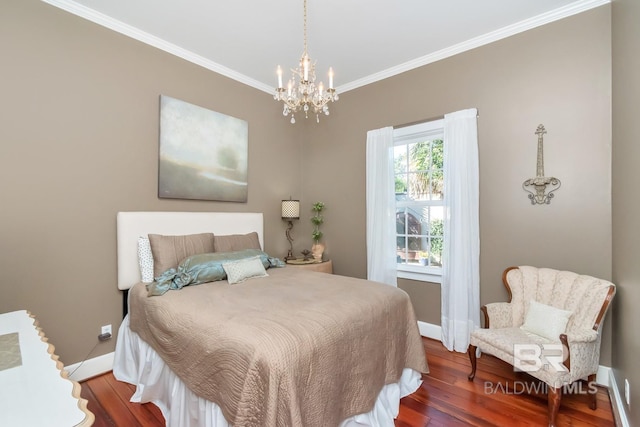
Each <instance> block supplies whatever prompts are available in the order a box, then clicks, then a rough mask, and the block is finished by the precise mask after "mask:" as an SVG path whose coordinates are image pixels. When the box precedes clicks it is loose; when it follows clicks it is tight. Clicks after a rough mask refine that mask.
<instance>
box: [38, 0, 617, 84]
mask: <svg viewBox="0 0 640 427" xmlns="http://www.w3.org/2000/svg"><path fill="white" fill-rule="evenodd" d="M43 1H45V2H47V3H49V4H52V5H54V6H57V7H59V8H61V9H64V10H67V11H69V12H71V13H74V14H76V15H79V16H81V17H84V18H86V19H89V20H91V21H93V22H96V23H98V24H101V25H103V26H105V27H108V28H111V29H113V30H116V31H119V32H121V33H123V34H126V35H128V36H131V37H133V38H136V39H138V40H141V41H143V42H146V43H149V44H151V45H153V46H156V47H159V48H161V49H164V50H166V51H168V52H171V53H173V54H176V55H178V56H180V57H182V58H185V59H187V60H190V61H192V62H195V63H197V64H200V65H202V66H204V67H206V68H209V69H211V70H213V71H216V72H218V73H220V74H223V75H226V76H228V77H231V78H233V79H235V80H238V81H241V82H243V83H245V84H248V85H250V86H253V87H255V88H257V89H260V90H263V91H266V92H271V91H272V90H273V89H272V88H273V87H274V86H275V85H276V84H277V80H276V67H277V66H278V65H281V66H282V68H283V69H284V70H285V73H284V74H285V75H284V77H285V80H286V79H288V77H289V73H288V72H287V71H288V70H289V69H290V68H292V67H294V66H296V65H297V63H298V61H299V59H300V56H301V54H302V51H303V0H277V1H263V0H235V1H215V0H179V1H176V0H76V1H70V0H43ZM609 2H610V0H577V1H576V0H394V1H391V0H388V1H383V0H308V4H307V27H308V28H307V38H308V52H309V56H310V57H311V59H312V60H313V61H316V62H317V63H316V74H317V75H318V80H324V81H325V84H326V83H327V80H328V79H327V77H326V73H327V71H328V69H329V66H332V67H333V69H334V71H335V85H336V87H337V89H338V91H339V92H344V91H347V90H351V89H354V88H357V87H360V86H363V85H365V84H368V83H372V82H374V81H377V80H380V79H383V78H386V77H390V76H392V75H395V74H398V73H400V72H403V71H407V70H410V69H412V68H416V67H418V66H421V65H425V64H428V63H430V62H433V61H436V60H439V59H442V58H445V57H447V56H451V55H453V54H456V53H459V52H462V51H465V50H468V49H471V48H474V47H477V46H481V45H484V44H486V43H490V42H492V41H495V40H498V39H501V38H504V37H507V36H510V35H513V34H516V33H518V32H521V31H525V30H527V29H530V28H533V27H536V26H539V25H543V24H546V23H548V22H552V21H555V20H557V19H561V18H564V17H567V16H571V15H574V14H576V13H580V12H583V11H585V10H588V9H591V8H594V7H597V6H600V5H602V4H605V3H609Z"/></svg>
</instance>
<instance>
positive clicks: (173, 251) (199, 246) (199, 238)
mask: <svg viewBox="0 0 640 427" xmlns="http://www.w3.org/2000/svg"><path fill="white" fill-rule="evenodd" d="M149 244H150V245H151V253H152V254H153V277H159V276H160V275H161V274H162V273H164V272H165V271H167V270H169V269H170V268H176V267H177V266H178V264H179V263H180V261H182V260H183V259H185V258H187V257H189V256H191V255H195V254H203V253H209V252H213V247H214V246H213V233H200V234H188V235H184V236H163V235H161V234H149Z"/></svg>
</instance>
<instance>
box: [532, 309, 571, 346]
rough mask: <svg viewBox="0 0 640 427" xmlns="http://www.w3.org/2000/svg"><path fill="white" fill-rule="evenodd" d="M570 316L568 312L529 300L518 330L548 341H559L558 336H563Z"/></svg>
mask: <svg viewBox="0 0 640 427" xmlns="http://www.w3.org/2000/svg"><path fill="white" fill-rule="evenodd" d="M572 314H573V313H572V312H570V311H567V310H561V309H559V308H555V307H551V306H550V305H546V304H541V303H539V302H537V301H534V300H531V301H530V302H529V311H528V312H527V315H526V317H525V319H524V324H523V325H522V326H520V329H522V330H524V331H527V332H531V333H532V334H536V335H539V336H541V337H544V338H547V339H549V340H553V341H559V338H560V334H564V331H565V329H566V328H567V323H568V322H569V317H571V315H572Z"/></svg>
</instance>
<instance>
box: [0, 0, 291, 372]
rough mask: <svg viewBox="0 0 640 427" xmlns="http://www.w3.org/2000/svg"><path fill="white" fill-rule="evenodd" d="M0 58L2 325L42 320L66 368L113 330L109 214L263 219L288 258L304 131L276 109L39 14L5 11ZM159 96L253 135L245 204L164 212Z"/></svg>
mask: <svg viewBox="0 0 640 427" xmlns="http://www.w3.org/2000/svg"><path fill="white" fill-rule="evenodd" d="M0 55H1V56H2V67H1V70H2V71H1V75H2V78H1V79H0V89H1V92H2V103H0V117H2V119H1V120H0V123H1V125H0V182H1V184H0V200H1V202H0V203H1V204H2V207H1V208H0V253H1V254H2V256H1V257H0V271H1V272H2V279H1V281H0V290H1V296H0V312H7V311H13V310H19V309H27V310H30V311H31V312H32V313H34V314H35V315H37V317H38V320H39V321H40V325H41V326H42V328H43V329H44V331H45V333H46V334H47V336H48V337H49V339H50V341H51V342H52V343H53V344H54V345H55V346H56V352H57V353H58V354H59V355H60V357H61V360H62V361H63V362H64V363H65V364H72V363H76V362H78V361H80V360H81V359H82V358H84V357H85V356H86V355H87V353H89V351H90V350H91V349H92V347H93V346H94V345H95V344H96V343H98V340H97V335H98V334H99V333H100V326H101V325H104V324H108V323H111V324H112V325H113V328H114V332H115V331H116V330H117V328H118V326H119V324H120V318H121V313H122V310H121V304H122V302H121V296H120V292H119V291H117V289H116V241H115V237H116V235H115V230H116V228H115V227H116V212H118V211H126V210H159V211H174V210H176V211H249V212H264V214H265V241H266V250H267V251H269V252H272V253H275V254H279V255H281V256H282V255H284V253H286V248H287V242H286V239H285V238H284V230H285V224H283V223H282V220H281V219H280V200H281V199H282V198H286V197H288V196H289V195H290V194H291V195H293V196H294V197H296V196H298V195H299V194H300V193H301V184H300V182H299V181H298V180H297V179H296V178H297V177H298V176H299V175H300V161H299V159H300V149H299V144H298V143H297V141H298V138H297V135H298V133H299V132H300V131H301V130H300V129H299V128H296V127H292V126H290V125H289V123H288V121H287V120H283V118H282V114H281V111H280V110H279V109H278V108H277V107H276V106H275V105H274V101H273V98H272V97H271V96H269V95H268V94H266V93H264V92H261V91H258V90H255V89H253V88H250V87H248V86H246V85H243V84H240V83H238V82H235V81H233V80H231V79H228V78H225V77H223V76H221V75H218V74H216V73H213V72H211V71H209V70H206V69H204V68H201V67H199V66H196V65H194V64H192V63H189V62H187V61H184V60H182V59H179V58H177V57H174V56H172V55H169V54H167V53H165V52H162V51H160V50H157V49H155V48H152V47H149V46H147V45H144V44H142V43H140V42H137V41H134V40H132V39H129V38H127V37H125V36H123V35H120V34H117V33H115V32H113V31H111V30H108V29H105V28H103V27H100V26H98V25H96V24H93V23H91V22H89V21H86V20H84V19H81V18H78V17H76V16H74V15H71V14H69V13H67V12H64V11H62V10H59V9H56V8H54V7H52V6H49V5H47V4H45V3H44V2H41V1H37V0H3V1H2V2H0ZM160 94H165V95H169V96H172V97H175V98H179V99H182V100H185V101H187V102H190V103H192V104H196V105H200V106H203V107H206V108H209V109H211V110H214V111H218V112H220V113H224V114H228V115H231V116H234V117H238V118H241V119H244V120H247V121H248V122H249V196H248V202H247V203H224V202H205V201H185V200H168V199H158V197H157V175H158V170H157V164H158V116H159V96H160ZM284 165H286V167H283V166H284ZM114 347H115V339H112V340H111V341H108V342H105V343H101V344H99V345H98V347H97V348H96V349H95V350H94V351H93V352H92V353H91V354H90V357H96V356H99V355H101V354H105V353H108V352H111V351H113V349H114Z"/></svg>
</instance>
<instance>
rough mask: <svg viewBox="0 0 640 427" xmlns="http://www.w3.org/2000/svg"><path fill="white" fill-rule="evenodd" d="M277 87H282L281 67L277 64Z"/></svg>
mask: <svg viewBox="0 0 640 427" xmlns="http://www.w3.org/2000/svg"><path fill="white" fill-rule="evenodd" d="M278 89H282V68H280V66H279V65H278Z"/></svg>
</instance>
